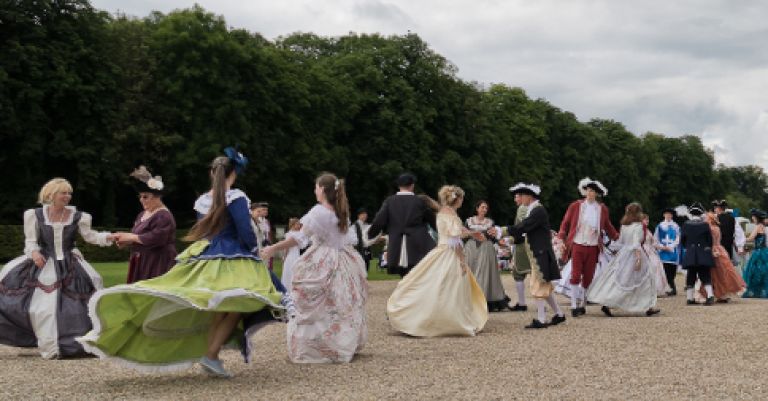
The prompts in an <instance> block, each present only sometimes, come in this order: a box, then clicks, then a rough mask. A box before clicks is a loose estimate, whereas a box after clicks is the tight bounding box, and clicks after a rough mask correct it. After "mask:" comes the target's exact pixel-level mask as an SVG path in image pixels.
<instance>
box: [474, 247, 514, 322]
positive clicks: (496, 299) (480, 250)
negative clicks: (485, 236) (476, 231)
mask: <svg viewBox="0 0 768 401" xmlns="http://www.w3.org/2000/svg"><path fill="white" fill-rule="evenodd" d="M464 254H465V258H466V261H467V265H469V267H470V269H472V273H473V274H474V275H475V280H477V284H478V285H479V286H480V288H481V289H482V290H483V294H485V300H486V302H487V303H488V306H489V307H491V308H499V307H505V306H506V305H507V303H508V302H509V297H507V294H506V293H505V292H504V285H503V284H502V283H501V273H500V272H499V267H498V260H497V258H496V249H495V248H494V247H493V243H492V242H490V241H483V242H480V243H478V242H477V241H475V240H469V241H468V242H467V245H466V246H465V247H464Z"/></svg>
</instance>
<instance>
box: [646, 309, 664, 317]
mask: <svg viewBox="0 0 768 401" xmlns="http://www.w3.org/2000/svg"><path fill="white" fill-rule="evenodd" d="M660 312H661V309H648V310H647V311H645V316H653V315H656V314H658V313H660Z"/></svg>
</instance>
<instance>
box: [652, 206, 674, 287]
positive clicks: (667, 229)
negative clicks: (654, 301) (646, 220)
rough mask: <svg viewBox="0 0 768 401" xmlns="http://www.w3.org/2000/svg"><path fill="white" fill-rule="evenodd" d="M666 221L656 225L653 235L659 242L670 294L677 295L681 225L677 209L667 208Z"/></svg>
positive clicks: (664, 213)
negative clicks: (678, 221) (675, 219)
mask: <svg viewBox="0 0 768 401" xmlns="http://www.w3.org/2000/svg"><path fill="white" fill-rule="evenodd" d="M662 214H663V215H664V221H662V222H661V223H659V224H658V225H657V226H656V229H655V230H654V232H653V237H654V238H655V240H656V243H657V244H658V254H659V259H660V260H661V263H663V264H664V275H665V277H666V280H667V285H668V286H669V288H670V290H669V292H667V295H669V296H675V295H677V286H676V285H675V276H676V275H677V266H678V265H679V264H680V252H679V251H680V249H679V246H680V226H679V225H677V223H675V221H674V217H675V214H676V213H675V209H674V208H671V207H670V208H666V209H664V211H663V213H662Z"/></svg>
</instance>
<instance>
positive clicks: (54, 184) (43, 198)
mask: <svg viewBox="0 0 768 401" xmlns="http://www.w3.org/2000/svg"><path fill="white" fill-rule="evenodd" d="M59 192H69V193H72V184H70V183H69V181H67V180H65V179H64V178H54V179H51V180H50V181H48V182H46V183H45V185H43V187H42V188H40V194H39V195H38V196H37V202H38V203H40V204H41V205H50V204H51V203H53V197H54V196H55V195H56V194H57V193H59Z"/></svg>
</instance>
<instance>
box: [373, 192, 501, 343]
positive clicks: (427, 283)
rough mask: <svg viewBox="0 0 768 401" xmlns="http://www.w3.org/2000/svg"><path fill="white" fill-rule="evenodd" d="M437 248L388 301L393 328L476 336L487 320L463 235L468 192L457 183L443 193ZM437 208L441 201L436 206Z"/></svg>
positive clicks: (415, 332) (428, 334)
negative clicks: (462, 215) (462, 209)
mask: <svg viewBox="0 0 768 401" xmlns="http://www.w3.org/2000/svg"><path fill="white" fill-rule="evenodd" d="M438 197H439V199H440V204H441V205H442V206H441V207H440V211H439V213H438V214H437V232H438V235H439V239H438V244H437V247H435V248H434V249H433V250H431V251H430V252H429V253H428V254H427V255H426V256H425V257H424V259H422V260H421V261H420V262H419V264H417V265H416V266H415V267H414V268H413V270H412V271H411V272H410V273H409V274H408V275H407V276H405V278H403V280H402V281H400V283H398V285H397V288H395V291H394V292H393V293H392V295H391V296H390V297H389V301H388V302H387V315H388V317H389V323H390V324H391V325H392V327H393V328H394V329H395V330H397V331H400V332H403V333H405V334H408V335H411V336H416V337H436V336H451V335H459V336H474V335H475V334H477V333H478V332H479V331H480V330H482V329H483V327H484V326H485V322H486V321H487V320H488V308H487V305H486V302H485V295H484V294H483V290H482V289H480V286H479V285H478V284H477V281H476V280H475V276H474V275H473V274H472V271H471V270H470V268H469V266H467V265H466V263H465V262H464V252H463V247H462V242H461V237H463V236H464V237H466V236H469V235H470V231H469V230H467V229H466V228H464V227H463V226H462V224H461V220H460V219H459V217H458V215H457V214H456V209H458V208H459V207H461V204H462V202H463V201H464V191H463V190H462V189H461V188H459V187H457V186H452V185H447V186H444V187H442V188H441V189H440V191H439V193H438ZM433 207H435V208H436V207H437V205H436V204H435V205H433Z"/></svg>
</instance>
